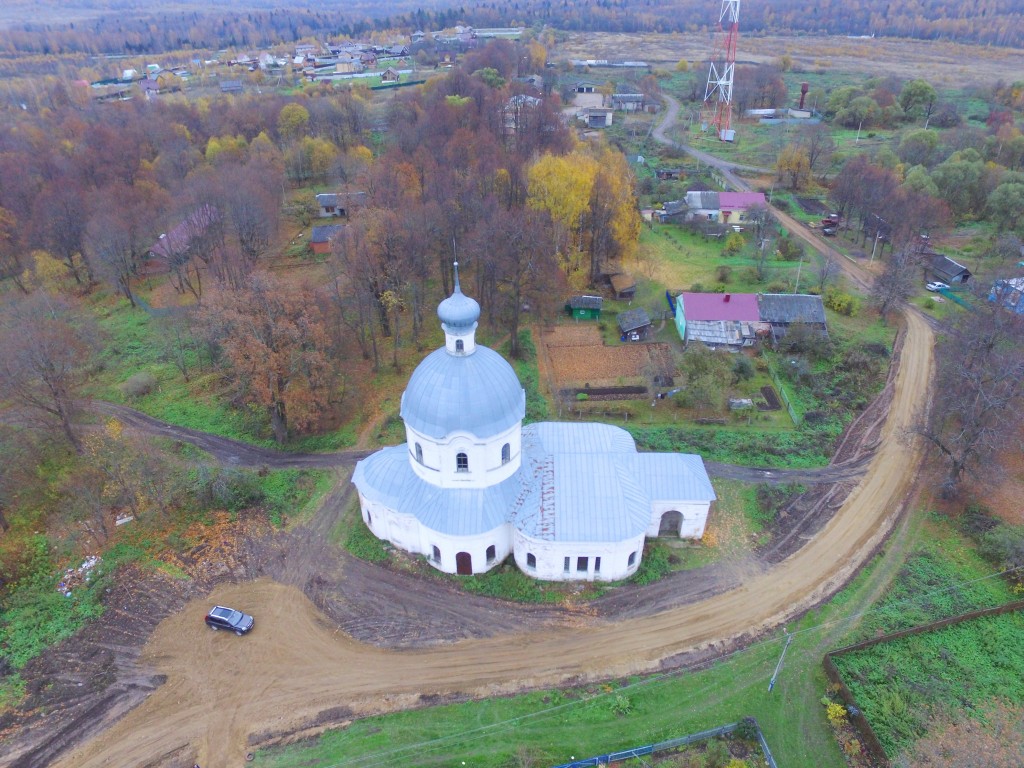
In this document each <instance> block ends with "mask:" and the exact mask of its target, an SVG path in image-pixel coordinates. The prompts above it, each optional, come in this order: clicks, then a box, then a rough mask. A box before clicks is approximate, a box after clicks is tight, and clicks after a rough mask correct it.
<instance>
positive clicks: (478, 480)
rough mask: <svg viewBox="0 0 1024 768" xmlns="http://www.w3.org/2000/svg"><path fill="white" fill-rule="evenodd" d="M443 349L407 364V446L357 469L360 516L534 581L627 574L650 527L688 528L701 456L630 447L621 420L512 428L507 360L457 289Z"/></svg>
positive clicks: (403, 410)
mask: <svg viewBox="0 0 1024 768" xmlns="http://www.w3.org/2000/svg"><path fill="white" fill-rule="evenodd" d="M437 314H438V317H439V318H440V320H441V327H442V329H443V330H444V334H445V345H444V346H443V347H441V348H440V349H438V350H435V351H434V352H432V353H431V354H429V355H428V356H427V357H426V358H425V359H424V360H423V361H422V362H421V363H420V364H419V365H418V366H417V367H416V370H415V371H413V374H412V376H411V377H410V378H409V384H408V386H407V387H406V390H405V392H404V393H403V395H402V400H401V406H400V414H401V417H402V420H403V422H404V424H405V432H406V442H405V443H404V444H402V445H397V446H393V447H390V448H384V449H382V450H380V451H377V452H376V453H374V454H372V455H371V456H369V457H367V458H365V459H363V460H362V461H360V462H359V463H358V464H357V465H356V469H355V472H354V473H353V475H352V482H353V484H354V485H355V486H356V489H357V491H358V494H359V506H360V511H361V514H362V519H363V522H364V523H365V524H366V526H367V527H368V528H369V530H370V531H371V532H372V533H373V534H374V535H375V536H377V537H378V538H381V539H384V540H387V541H389V542H391V543H392V544H393V545H395V546H396V547H398V548H400V549H402V550H404V551H406V552H409V553H411V554H414V555H422V556H423V557H424V558H425V559H426V561H427V563H429V564H430V565H431V566H432V567H434V568H436V569H438V570H440V571H443V572H445V573H457V574H465V575H469V574H474V573H485V572H487V571H489V570H491V569H492V568H495V567H497V566H498V565H499V564H500V563H501V562H503V561H504V560H505V559H507V558H508V557H509V556H511V557H512V558H513V560H514V561H515V564H516V566H517V567H518V568H519V569H520V570H521V571H523V572H524V573H526V574H527V575H530V576H533V577H535V578H538V579H545V580H552V581H569V580H580V581H612V580H618V579H623V578H626V577H628V576H631V575H632V574H634V573H635V572H636V570H637V568H638V567H639V566H640V562H641V560H642V558H643V549H644V542H645V540H646V538H647V537H648V536H675V537H686V538H699V537H701V536H702V535H703V533H704V527H705V524H706V522H707V516H708V512H709V509H710V506H711V503H712V502H713V501H714V500H715V492H714V490H713V489H712V487H711V482H710V480H709V479H708V475H707V471H706V470H705V468H704V463H703V461H702V460H701V458H700V456H696V455H691V454H678V453H639V452H638V451H637V450H636V444H635V443H634V441H633V438H632V436H631V435H630V434H629V433H628V432H626V431H625V430H623V429H620V428H619V427H614V426H611V425H608V424H593V423H568V424H564V423H557V422H540V423H535V424H530V425H527V426H523V419H524V417H525V415H526V393H525V391H524V390H523V387H522V385H521V384H520V382H519V379H518V377H517V376H516V374H515V371H514V370H513V369H512V366H510V365H509V364H508V362H507V361H505V359H504V358H503V357H501V355H499V354H498V353H497V352H494V351H493V350H491V349H489V348H487V347H484V346H481V345H479V344H477V343H476V327H477V320H478V319H479V317H480V305H479V304H477V302H476V301H474V300H473V299H471V298H470V297H468V296H466V295H465V294H463V293H462V289H461V287H460V285H459V278H458V265H456V273H455V288H454V291H453V293H452V295H451V296H449V297H448V298H447V299H445V300H444V301H442V302H441V304H440V306H439V307H438V309H437Z"/></svg>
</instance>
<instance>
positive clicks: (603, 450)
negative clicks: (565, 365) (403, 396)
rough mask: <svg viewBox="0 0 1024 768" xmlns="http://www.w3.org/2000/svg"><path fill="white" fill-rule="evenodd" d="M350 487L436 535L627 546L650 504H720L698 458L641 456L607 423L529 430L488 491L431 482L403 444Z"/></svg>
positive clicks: (366, 462)
mask: <svg viewBox="0 0 1024 768" xmlns="http://www.w3.org/2000/svg"><path fill="white" fill-rule="evenodd" d="M352 481H353V482H354V483H355V484H356V485H357V486H358V487H359V491H360V493H362V494H363V496H364V497H366V498H367V499H369V500H370V501H373V502H376V503H380V504H383V505H385V506H387V507H389V508H391V509H394V510H398V511H399V512H402V513H404V514H411V515H413V516H414V517H415V518H416V519H417V520H419V522H420V523H422V524H423V525H424V526H425V527H427V528H429V529H431V530H434V531H437V532H438V533H442V534H446V535H449V536H473V535H477V534H481V533H486V532H487V531H491V530H494V529H495V528H497V527H499V526H500V525H501V524H502V523H506V522H510V523H512V524H513V525H515V527H516V528H517V529H518V530H519V531H520V532H521V533H522V534H523V535H524V536H527V537H529V538H532V539H538V540H541V541H559V542H610V541H622V540H624V539H629V538H632V537H635V536H640V535H642V534H643V533H644V531H645V530H646V529H647V526H648V525H649V524H650V520H651V503H652V501H680V502H685V501H692V502H701V501H713V500H714V499H715V492H714V489H713V488H712V487H711V481H710V480H709V479H708V475H707V472H706V470H705V469H704V463H703V461H702V460H701V458H700V456H695V455H689V454H656V453H636V448H635V445H634V443H633V438H632V437H631V436H630V435H629V433H628V432H626V431H625V430H623V429H620V428H619V427H614V426H611V425H608V424H566V423H559V422H542V423H538V424H531V425H529V426H526V427H523V451H522V464H521V466H520V469H519V472H517V473H516V474H514V475H513V476H512V477H510V478H508V479H507V480H505V481H503V482H501V483H499V484H498V485H495V486H492V487H490V488H484V489H480V490H463V489H458V488H439V487H437V486H434V485H432V484H430V483H428V482H426V481H425V480H423V479H421V478H420V477H419V476H418V475H416V473H415V472H414V471H413V469H412V466H411V464H410V456H409V451H408V447H407V446H406V445H404V444H403V445H400V446H396V447H393V448H385V449H384V450H382V451H378V452H377V453H375V454H373V455H372V456H370V457H369V458H367V459H363V460H362V461H360V462H359V463H358V464H357V465H356V470H355V473H354V474H353V476H352Z"/></svg>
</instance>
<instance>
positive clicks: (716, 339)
mask: <svg viewBox="0 0 1024 768" xmlns="http://www.w3.org/2000/svg"><path fill="white" fill-rule="evenodd" d="M675 323H676V331H678V333H679V338H680V339H682V340H683V341H684V342H687V343H689V342H691V341H694V342H699V343H701V344H705V345H706V346H708V347H711V348H712V349H715V348H718V347H749V346H750V345H752V344H753V343H754V342H755V341H756V340H757V338H758V336H759V335H765V334H767V332H768V326H767V325H766V324H764V323H762V322H761V314H760V310H759V309H758V306H757V296H756V295H754V294H752V293H681V294H679V296H678V297H677V298H676V301H675Z"/></svg>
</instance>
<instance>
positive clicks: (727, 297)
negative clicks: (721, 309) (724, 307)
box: [725, 293, 732, 304]
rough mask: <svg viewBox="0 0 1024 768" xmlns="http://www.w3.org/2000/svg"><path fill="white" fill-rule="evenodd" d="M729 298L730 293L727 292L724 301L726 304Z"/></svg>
mask: <svg viewBox="0 0 1024 768" xmlns="http://www.w3.org/2000/svg"><path fill="white" fill-rule="evenodd" d="M731 298H732V295H731V294H728V293H727V294H725V303H726V304H728V303H729V299H731Z"/></svg>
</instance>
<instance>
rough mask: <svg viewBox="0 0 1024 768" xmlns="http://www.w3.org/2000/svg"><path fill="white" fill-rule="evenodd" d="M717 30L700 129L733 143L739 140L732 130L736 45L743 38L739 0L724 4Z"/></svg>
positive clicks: (723, 2)
mask: <svg viewBox="0 0 1024 768" xmlns="http://www.w3.org/2000/svg"><path fill="white" fill-rule="evenodd" d="M718 28H719V31H718V33H717V34H716V35H715V46H714V49H713V50H712V53H711V67H710V68H709V70H708V87H707V89H706V90H705V91H704V108H703V110H702V112H701V118H700V128H701V130H702V131H707V130H709V129H710V128H711V127H712V126H714V128H715V133H716V134H718V138H720V139H721V140H722V141H732V140H733V139H734V138H735V136H736V132H735V131H734V130H732V126H731V123H732V79H733V74H734V73H735V71H736V43H737V42H738V41H739V37H740V0H722V11H721V13H720V14H719V15H718Z"/></svg>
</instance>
